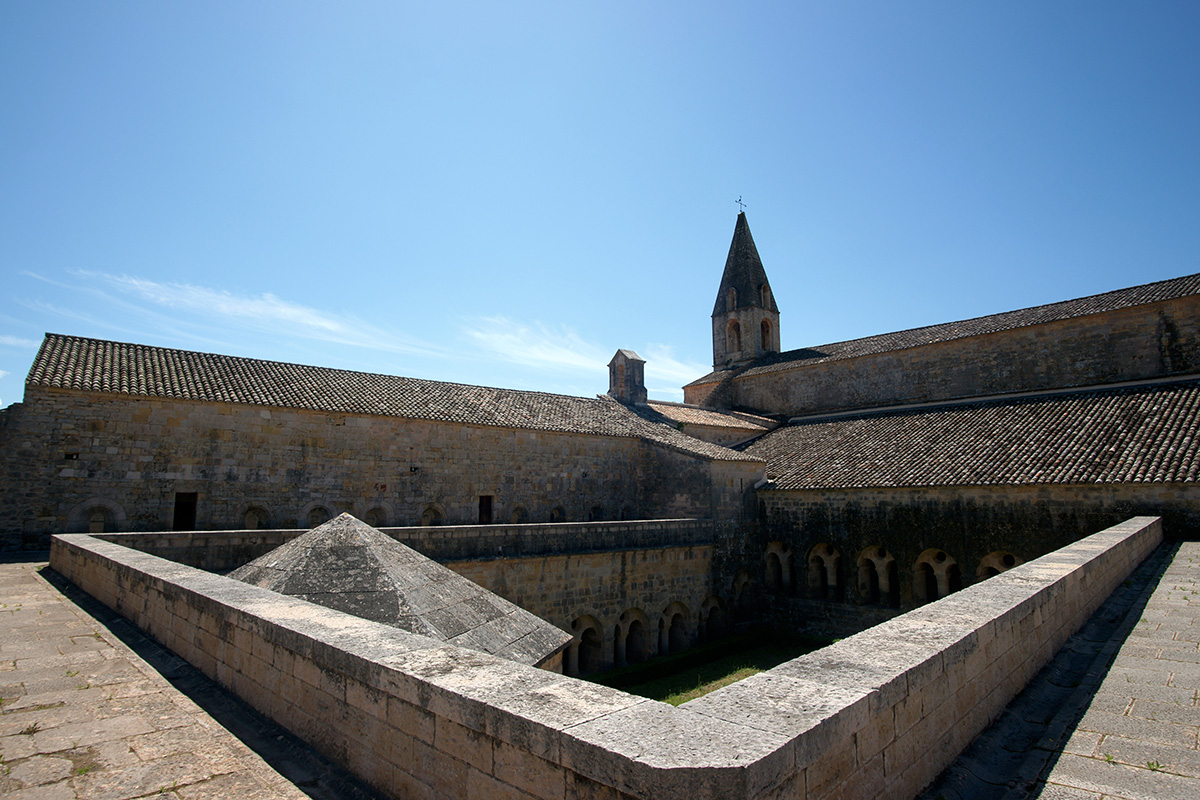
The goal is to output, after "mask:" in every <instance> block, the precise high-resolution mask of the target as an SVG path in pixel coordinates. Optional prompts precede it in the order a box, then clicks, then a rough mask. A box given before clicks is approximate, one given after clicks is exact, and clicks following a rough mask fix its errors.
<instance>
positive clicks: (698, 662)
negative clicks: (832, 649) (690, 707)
mask: <svg viewBox="0 0 1200 800" xmlns="http://www.w3.org/2000/svg"><path fill="white" fill-rule="evenodd" d="M831 641H832V640H829V639H817V638H815V637H811V636H801V635H799V634H794V633H781V632H779V631H769V630H763V631H753V632H750V633H743V634H738V635H737V636H730V637H728V638H725V639H721V640H720V641H717V642H712V643H710V644H704V645H700V646H699V647H693V648H692V649H690V650H688V651H686V652H683V653H680V654H679V655H673V656H665V657H663V658H655V659H652V660H650V661H644V662H642V663H640V664H631V665H630V666H627V667H621V668H620V669H613V670H608V671H607V672H599V673H596V674H594V675H589V676H587V677H588V680H591V681H593V682H595V683H599V684H603V685H604V686H611V687H613V688H614V689H620V690H622V691H625V692H629V693H630V694H636V695H639V696H640V697H647V698H650V699H651V700H662V701H664V702H666V703H670V704H671V705H673V706H677V705H679V704H680V703H686V702H687V701H688V700H692V699H694V698H697V697H700V696H702V695H706V694H708V693H709V692H712V691H715V690H717V689H720V688H721V687H722V686H728V685H729V684H731V683H735V682H737V681H740V680H742V679H743V678H748V677H750V676H751V675H755V674H757V673H759V672H763V671H765V670H768V669H770V668H771V667H774V666H776V665H778V664H782V663H783V662H785V661H790V660H792V659H793V658H797V657H799V656H802V655H804V654H805V653H811V652H812V651H813V650H819V649H820V648H822V647H824V646H825V645H827V644H829V643H830V642H831Z"/></svg>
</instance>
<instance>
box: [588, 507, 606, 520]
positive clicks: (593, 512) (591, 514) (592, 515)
mask: <svg viewBox="0 0 1200 800" xmlns="http://www.w3.org/2000/svg"><path fill="white" fill-rule="evenodd" d="M603 520H604V506H592V507H591V508H590V509H588V522H601V521H603Z"/></svg>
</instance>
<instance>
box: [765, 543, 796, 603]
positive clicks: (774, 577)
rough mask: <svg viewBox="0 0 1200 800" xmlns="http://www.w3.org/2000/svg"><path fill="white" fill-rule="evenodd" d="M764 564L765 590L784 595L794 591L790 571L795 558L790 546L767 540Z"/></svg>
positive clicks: (793, 566) (792, 568) (793, 582)
mask: <svg viewBox="0 0 1200 800" xmlns="http://www.w3.org/2000/svg"><path fill="white" fill-rule="evenodd" d="M764 566H765V572H766V575H765V582H764V583H765V586H766V588H767V591H769V592H774V593H776V594H784V595H790V594H792V593H793V592H794V590H795V581H794V580H793V579H792V572H793V571H794V569H795V559H794V558H793V556H792V550H791V548H790V547H788V546H787V545H785V544H784V543H783V542H781V541H778V540H776V541H773V542H768V543H767V554H766V557H765V565H764Z"/></svg>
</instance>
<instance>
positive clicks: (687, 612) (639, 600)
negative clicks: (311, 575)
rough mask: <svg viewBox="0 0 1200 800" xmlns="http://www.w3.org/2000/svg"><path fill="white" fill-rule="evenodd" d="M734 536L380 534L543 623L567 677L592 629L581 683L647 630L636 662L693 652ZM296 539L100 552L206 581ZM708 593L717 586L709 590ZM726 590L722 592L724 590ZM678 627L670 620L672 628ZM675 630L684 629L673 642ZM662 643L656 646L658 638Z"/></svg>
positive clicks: (720, 529) (552, 530) (670, 532)
mask: <svg viewBox="0 0 1200 800" xmlns="http://www.w3.org/2000/svg"><path fill="white" fill-rule="evenodd" d="M734 530H735V528H734V526H732V525H729V524H721V523H717V522H714V521H712V520H654V521H637V522H601V523H587V522H577V523H562V524H544V525H486V526H485V525H464V526H446V527H431V528H388V529H384V532H385V533H387V534H388V535H390V536H391V537H392V538H394V539H396V540H397V541H399V542H402V543H403V544H405V545H408V546H409V547H411V548H413V549H414V550H416V551H418V552H420V553H422V554H423V555H426V556H428V557H430V558H433V559H435V560H437V561H439V562H441V563H442V564H444V565H445V566H447V567H449V568H450V569H452V570H454V571H455V572H457V573H458V574H460V575H463V576H464V577H466V578H469V579H470V580H472V581H474V582H475V583H477V584H479V585H480V586H483V587H484V588H486V589H488V590H489V591H492V592H495V593H496V594H498V595H500V596H501V597H503V598H504V599H506V600H509V601H510V602H513V603H516V604H517V605H519V606H521V607H522V608H524V609H525V610H527V611H530V612H532V613H534V614H536V615H537V616H539V617H541V618H542V619H544V620H546V621H547V622H549V623H551V624H553V625H555V626H557V627H559V628H561V629H562V630H565V631H568V632H570V633H572V634H574V635H575V641H574V642H573V643H572V644H571V647H570V648H569V649H568V653H567V668H568V671H569V672H571V673H572V674H574V673H576V672H578V671H580V670H581V667H580V662H579V655H580V654H579V648H580V646H581V645H582V644H583V637H584V635H585V633H586V631H587V630H588V629H589V628H591V629H592V630H593V631H594V634H595V637H596V639H598V640H599V647H600V649H599V651H598V652H593V653H590V654H588V657H587V658H586V659H585V662H584V664H583V667H582V668H583V671H588V672H590V671H594V670H597V669H607V668H609V667H612V666H616V665H617V664H616V662H617V655H618V653H619V652H625V653H626V654H625V656H624V661H625V662H628V661H629V660H634V655H635V654H633V653H631V652H628V651H626V650H625V644H626V643H627V640H628V635H629V633H630V628H631V626H632V625H633V623H634V622H635V621H639V622H641V624H642V625H643V626H644V627H645V628H646V631H645V632H646V634H647V635H646V639H645V645H646V647H645V650H644V652H639V653H637V654H636V656H637V657H640V658H651V657H654V656H656V655H665V654H667V653H669V652H672V651H674V650H678V649H683V648H687V647H689V646H691V645H692V644H695V643H696V641H697V640H698V639H700V638H701V637H702V636H704V635H707V634H709V633H713V634H715V633H717V632H718V631H715V630H714V631H710V630H709V628H710V623H712V622H713V620H714V619H715V617H714V611H713V609H714V608H715V609H716V612H715V615H716V616H717V617H719V616H720V615H721V613H722V612H725V611H727V609H728V606H729V602H730V600H729V597H728V595H727V594H724V595H721V594H718V593H716V592H718V590H716V589H715V588H714V583H715V581H714V576H713V562H712V553H713V548H714V543H715V541H716V540H717V538H718V537H719V536H720V537H729V536H732V535H733V532H734ZM303 533H305V531H304V530H274V531H228V532H225V531H222V532H197V533H171V532H161V533H117V534H103V538H104V539H105V540H106V541H109V542H114V543H117V544H120V545H122V546H125V547H130V548H133V549H136V550H139V551H141V552H145V553H150V554H153V555H155V556H158V557H160V558H165V559H168V560H172V561H176V562H178V563H181V564H187V565H188V566H193V567H197V568H200V569H205V570H209V571H213V572H221V573H224V572H228V571H230V570H233V569H236V568H237V567H239V566H241V565H242V564H245V563H247V562H248V561H251V560H253V559H255V558H258V557H259V556H261V555H263V554H265V553H267V552H269V551H270V550H273V549H274V548H276V547H279V546H280V545H282V544H285V543H287V542H289V541H291V540H292V539H294V538H296V537H297V536H299V535H301V534H303ZM716 583H721V582H719V581H716ZM724 585H725V586H726V590H727V589H728V581H726V582H724ZM677 616H678V618H677ZM675 626H680V627H678V628H677V629H675V630H674V635H673V636H672V629H673V628H675ZM660 634H661V635H660Z"/></svg>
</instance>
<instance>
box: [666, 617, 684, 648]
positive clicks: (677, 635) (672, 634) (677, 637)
mask: <svg viewBox="0 0 1200 800" xmlns="http://www.w3.org/2000/svg"><path fill="white" fill-rule="evenodd" d="M670 625H671V627H670V628H669V629H668V630H667V652H668V653H678V652H680V651H681V650H686V649H687V631H685V630H684V627H683V614H675V615H674V616H673V617H671V623H670Z"/></svg>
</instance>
